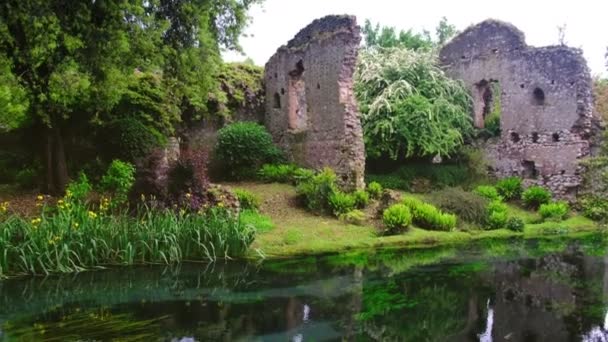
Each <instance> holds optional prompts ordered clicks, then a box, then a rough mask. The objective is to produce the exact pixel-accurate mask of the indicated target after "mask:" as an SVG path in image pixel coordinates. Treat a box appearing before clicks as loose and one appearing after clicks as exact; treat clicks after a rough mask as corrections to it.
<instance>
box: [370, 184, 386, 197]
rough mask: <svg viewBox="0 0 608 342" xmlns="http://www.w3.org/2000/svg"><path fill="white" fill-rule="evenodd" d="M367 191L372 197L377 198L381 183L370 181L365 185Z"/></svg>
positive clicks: (380, 193) (380, 192)
mask: <svg viewBox="0 0 608 342" xmlns="http://www.w3.org/2000/svg"><path fill="white" fill-rule="evenodd" d="M366 190H367V193H368V194H369V197H371V198H373V199H379V198H380V196H382V191H383V189H382V185H380V183H378V182H371V183H369V184H368V185H367V189H366Z"/></svg>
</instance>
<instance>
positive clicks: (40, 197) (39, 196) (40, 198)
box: [36, 195, 44, 201]
mask: <svg viewBox="0 0 608 342" xmlns="http://www.w3.org/2000/svg"><path fill="white" fill-rule="evenodd" d="M36 199H37V200H39V201H44V196H43V195H38V196H36Z"/></svg>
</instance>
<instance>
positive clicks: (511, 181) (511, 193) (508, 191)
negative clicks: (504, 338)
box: [496, 177, 522, 200]
mask: <svg viewBox="0 0 608 342" xmlns="http://www.w3.org/2000/svg"><path fill="white" fill-rule="evenodd" d="M496 190H498V193H499V194H500V196H502V197H503V198H504V199H505V200H514V199H518V198H519V197H520V196H521V191H522V185H521V178H519V177H508V178H504V179H501V180H500V181H498V183H496Z"/></svg>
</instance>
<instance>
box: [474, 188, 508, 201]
mask: <svg viewBox="0 0 608 342" xmlns="http://www.w3.org/2000/svg"><path fill="white" fill-rule="evenodd" d="M474 192H475V193H476V194H478V195H479V196H482V197H485V198H487V199H489V200H491V201H494V200H502V197H500V195H499V194H498V190H497V189H496V187H493V186H491V185H480V186H478V187H477V188H475V191H474Z"/></svg>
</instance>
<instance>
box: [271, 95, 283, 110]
mask: <svg viewBox="0 0 608 342" xmlns="http://www.w3.org/2000/svg"><path fill="white" fill-rule="evenodd" d="M272 107H274V108H277V109H279V108H281V95H279V93H274V100H273V105H272Z"/></svg>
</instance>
